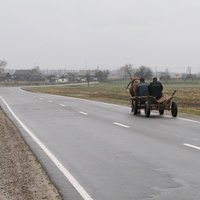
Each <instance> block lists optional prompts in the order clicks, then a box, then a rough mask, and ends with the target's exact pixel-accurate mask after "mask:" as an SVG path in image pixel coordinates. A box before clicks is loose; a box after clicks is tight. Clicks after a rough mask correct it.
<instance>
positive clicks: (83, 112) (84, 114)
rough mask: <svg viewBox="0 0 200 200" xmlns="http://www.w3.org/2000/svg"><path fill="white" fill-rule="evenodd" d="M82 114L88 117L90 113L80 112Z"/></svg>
mask: <svg viewBox="0 0 200 200" xmlns="http://www.w3.org/2000/svg"><path fill="white" fill-rule="evenodd" d="M79 113H80V114H83V115H88V113H86V112H82V111H79Z"/></svg>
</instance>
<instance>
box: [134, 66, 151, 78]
mask: <svg viewBox="0 0 200 200" xmlns="http://www.w3.org/2000/svg"><path fill="white" fill-rule="evenodd" d="M135 76H137V77H143V78H145V79H150V78H152V76H153V71H152V70H151V68H149V67H145V66H141V67H139V69H138V70H137V72H136V73H135Z"/></svg>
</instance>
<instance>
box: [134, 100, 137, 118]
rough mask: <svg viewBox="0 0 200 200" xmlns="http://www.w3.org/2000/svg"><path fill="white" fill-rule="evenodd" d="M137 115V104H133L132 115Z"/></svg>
mask: <svg viewBox="0 0 200 200" xmlns="http://www.w3.org/2000/svg"><path fill="white" fill-rule="evenodd" d="M137 114H138V104H137V103H136V102H134V115H137Z"/></svg>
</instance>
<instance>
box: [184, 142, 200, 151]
mask: <svg viewBox="0 0 200 200" xmlns="http://www.w3.org/2000/svg"><path fill="white" fill-rule="evenodd" d="M183 145H185V146H188V147H192V148H194V149H198V150H200V147H198V146H194V145H191V144H187V143H183Z"/></svg>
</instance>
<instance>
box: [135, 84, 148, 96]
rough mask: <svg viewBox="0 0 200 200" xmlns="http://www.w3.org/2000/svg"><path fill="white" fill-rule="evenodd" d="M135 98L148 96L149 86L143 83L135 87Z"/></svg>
mask: <svg viewBox="0 0 200 200" xmlns="http://www.w3.org/2000/svg"><path fill="white" fill-rule="evenodd" d="M136 95H137V96H148V95H149V84H148V83H145V82H140V83H138V84H137V87H136Z"/></svg>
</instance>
